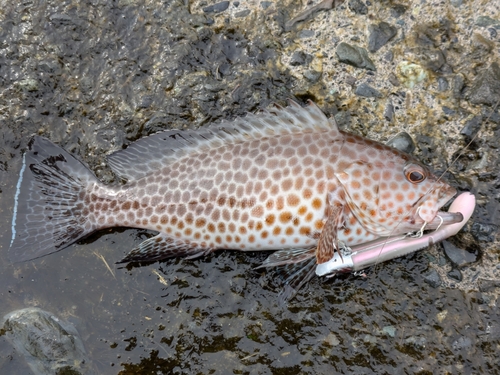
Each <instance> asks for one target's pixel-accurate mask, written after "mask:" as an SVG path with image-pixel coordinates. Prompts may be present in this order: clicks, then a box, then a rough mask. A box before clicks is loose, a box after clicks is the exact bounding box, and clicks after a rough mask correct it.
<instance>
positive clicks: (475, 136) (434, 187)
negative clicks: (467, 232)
mask: <svg viewBox="0 0 500 375" xmlns="http://www.w3.org/2000/svg"><path fill="white" fill-rule="evenodd" d="M499 104H500V99H499V100H498V101H497V102H496V104H495V106H494V107H493V109H492V110H491V113H490V114H489V116H488V117H487V118H486V120H485V121H484V122H483V123H487V122H488V121H489V120H490V119H491V117H492V116H493V114H494V113H495V111H496V110H497V108H498V106H499ZM482 126H483V125H482V124H481V126H480V127H479V129H478V130H477V132H476V134H475V135H474V136H473V137H472V138H471V140H470V141H469V142H468V143H467V144H466V145H465V147H464V148H463V149H462V150H461V151H460V152H459V154H458V155H457V156H456V157H455V158H454V159H453V160H452V161H451V163H450V164H449V165H448V167H447V168H446V169H445V170H444V172H443V173H441V175H439V177H438V178H437V180H436V182H435V183H434V186H433V187H431V188H430V189H429V190H428V191H427V192H426V193H425V194H424V195H422V197H420V198H419V200H418V201H420V199H422V198H423V197H425V196H427V195H429V194H431V193H433V192H434V191H435V190H436V188H437V184H438V183H439V182H440V181H442V180H443V178H444V175H445V174H446V173H448V172H449V171H450V169H451V167H452V166H453V165H455V164H456V162H457V161H458V160H459V159H460V158H461V157H462V156H463V155H464V153H465V151H466V150H467V149H468V148H469V147H470V146H471V145H472V143H473V142H474V141H475V140H476V139H477V138H478V136H479V133H480V131H481V128H482ZM418 201H417V202H418ZM419 209H420V207H419ZM417 212H418V210H417ZM409 213H410V211H409V210H407V211H406V212H405V214H409ZM403 220H404V218H402V219H401V220H400V221H399V222H398V224H397V225H396V227H395V228H394V229H393V230H392V232H391V235H390V236H389V237H388V238H387V239H386V241H385V242H384V244H383V245H382V246H381V248H380V251H379V255H378V256H377V259H378V258H379V257H380V254H382V251H383V250H384V247H385V245H386V244H387V243H388V241H389V240H390V237H391V236H392V233H394V231H395V230H396V229H397V228H398V226H399V225H401V224H402V223H403ZM441 220H442V219H441ZM426 224H427V222H425V223H424V226H425V225H426ZM441 224H442V223H441ZM441 224H440V225H439V227H440V226H441ZM439 227H438V228H436V229H435V231H436V230H438V229H439ZM408 235H410V234H408ZM378 264H379V263H378V261H377V262H376V263H375V266H374V267H377V265H378Z"/></svg>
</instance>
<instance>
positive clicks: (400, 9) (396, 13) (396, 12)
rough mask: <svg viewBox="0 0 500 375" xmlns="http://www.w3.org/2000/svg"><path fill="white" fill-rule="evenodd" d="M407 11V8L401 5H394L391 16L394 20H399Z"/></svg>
mask: <svg viewBox="0 0 500 375" xmlns="http://www.w3.org/2000/svg"><path fill="white" fill-rule="evenodd" d="M407 9H408V7H406V6H404V5H402V4H396V5H394V6H393V7H392V8H391V16H393V17H394V18H399V17H401V16H402V15H403V14H405V13H406V10H407Z"/></svg>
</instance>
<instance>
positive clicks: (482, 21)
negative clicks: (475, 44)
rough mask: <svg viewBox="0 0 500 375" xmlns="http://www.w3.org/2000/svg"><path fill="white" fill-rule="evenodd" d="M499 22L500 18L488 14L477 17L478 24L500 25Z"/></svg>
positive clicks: (484, 25)
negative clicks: (496, 18)
mask: <svg viewBox="0 0 500 375" xmlns="http://www.w3.org/2000/svg"><path fill="white" fill-rule="evenodd" d="M499 24H500V21H499V20H495V19H493V18H491V17H488V16H479V17H477V18H476V26H480V27H488V26H493V25H499Z"/></svg>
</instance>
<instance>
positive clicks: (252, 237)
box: [248, 234, 255, 243]
mask: <svg viewBox="0 0 500 375" xmlns="http://www.w3.org/2000/svg"><path fill="white" fill-rule="evenodd" d="M248 242H250V243H254V242H255V236H254V235H253V234H251V235H250V236H248Z"/></svg>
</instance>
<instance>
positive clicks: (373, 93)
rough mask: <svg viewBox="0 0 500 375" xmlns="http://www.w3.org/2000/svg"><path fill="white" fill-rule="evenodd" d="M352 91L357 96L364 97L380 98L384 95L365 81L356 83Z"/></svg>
mask: <svg viewBox="0 0 500 375" xmlns="http://www.w3.org/2000/svg"><path fill="white" fill-rule="evenodd" d="M354 93H355V94H356V95H358V96H364V97H366V98H382V97H384V95H382V93H381V92H380V91H378V90H377V89H375V88H373V87H371V86H370V85H369V84H367V83H364V82H363V83H362V84H360V85H358V87H356V90H355V91H354Z"/></svg>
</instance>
